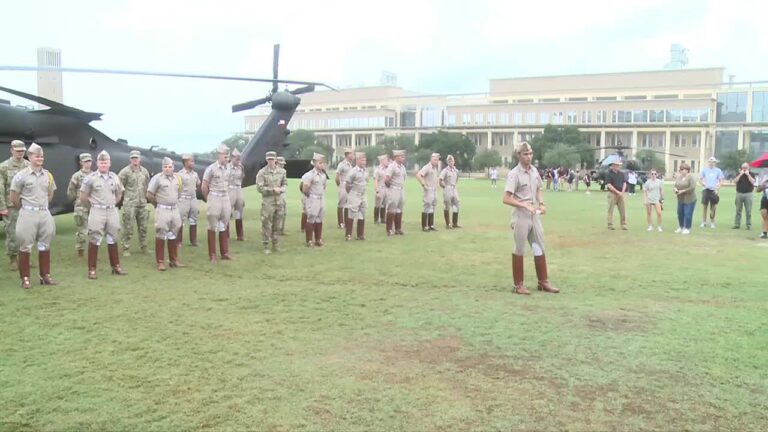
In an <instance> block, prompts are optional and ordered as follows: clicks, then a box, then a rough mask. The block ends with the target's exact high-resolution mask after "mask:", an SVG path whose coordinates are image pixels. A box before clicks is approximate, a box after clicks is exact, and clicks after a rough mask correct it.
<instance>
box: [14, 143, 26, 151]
mask: <svg viewBox="0 0 768 432" xmlns="http://www.w3.org/2000/svg"><path fill="white" fill-rule="evenodd" d="M11 148H12V149H13V151H17V150H26V149H27V146H26V145H25V144H24V141H22V140H13V141H11Z"/></svg>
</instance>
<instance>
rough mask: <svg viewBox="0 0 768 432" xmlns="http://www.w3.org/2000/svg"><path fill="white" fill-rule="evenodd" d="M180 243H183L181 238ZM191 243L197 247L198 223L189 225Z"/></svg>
mask: <svg viewBox="0 0 768 432" xmlns="http://www.w3.org/2000/svg"><path fill="white" fill-rule="evenodd" d="M179 244H181V240H179ZM189 244H190V245H192V246H194V247H197V225H190V226H189Z"/></svg>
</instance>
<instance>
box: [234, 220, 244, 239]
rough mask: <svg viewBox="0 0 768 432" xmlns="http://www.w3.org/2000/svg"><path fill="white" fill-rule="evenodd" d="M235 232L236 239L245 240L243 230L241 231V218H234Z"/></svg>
mask: <svg viewBox="0 0 768 432" xmlns="http://www.w3.org/2000/svg"><path fill="white" fill-rule="evenodd" d="M235 232H236V233H237V241H245V232H244V231H243V220H242V219H235Z"/></svg>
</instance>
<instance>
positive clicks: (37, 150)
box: [11, 143, 57, 289]
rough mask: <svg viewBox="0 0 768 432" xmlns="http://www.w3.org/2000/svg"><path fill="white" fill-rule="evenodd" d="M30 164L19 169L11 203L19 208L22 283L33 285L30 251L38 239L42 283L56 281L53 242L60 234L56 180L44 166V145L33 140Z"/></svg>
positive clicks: (29, 153) (18, 231) (12, 185)
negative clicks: (54, 208) (54, 211)
mask: <svg viewBox="0 0 768 432" xmlns="http://www.w3.org/2000/svg"><path fill="white" fill-rule="evenodd" d="M27 155H28V156H29V162H30V166H29V167H27V168H24V169H23V170H21V171H19V172H18V173H16V175H15V176H13V180H12V181H11V203H12V204H13V206H14V207H15V208H17V209H19V219H18V222H17V223H16V239H17V241H18V243H19V260H18V262H19V276H20V277H21V287H22V288H26V289H28V288H31V287H32V284H31V283H30V281H29V274H30V263H29V255H30V253H31V252H32V247H33V246H34V245H35V243H37V253H38V259H39V262H40V284H42V285H56V284H57V283H56V282H55V281H54V280H53V279H51V242H52V241H53V237H54V236H55V235H56V224H55V223H54V222H53V216H51V212H50V211H49V210H48V203H49V202H51V199H52V198H53V192H54V191H55V190H56V182H54V181H53V175H51V173H50V172H48V170H46V169H45V168H43V162H44V161H45V158H44V156H43V148H42V147H40V146H39V145H37V144H35V143H32V145H30V146H29V150H28V151H27Z"/></svg>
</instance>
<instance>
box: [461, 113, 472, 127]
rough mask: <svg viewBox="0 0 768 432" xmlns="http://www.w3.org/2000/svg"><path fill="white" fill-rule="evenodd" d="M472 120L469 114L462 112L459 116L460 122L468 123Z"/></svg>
mask: <svg viewBox="0 0 768 432" xmlns="http://www.w3.org/2000/svg"><path fill="white" fill-rule="evenodd" d="M471 122H472V116H471V115H470V114H466V113H465V114H463V115H462V116H461V124H463V125H468V124H470V123H471Z"/></svg>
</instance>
